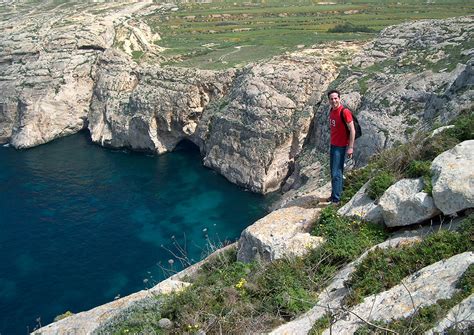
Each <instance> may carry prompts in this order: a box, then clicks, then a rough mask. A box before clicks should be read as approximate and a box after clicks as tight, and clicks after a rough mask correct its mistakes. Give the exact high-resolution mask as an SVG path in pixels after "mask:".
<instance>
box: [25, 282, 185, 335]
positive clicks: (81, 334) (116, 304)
mask: <svg viewBox="0 0 474 335" xmlns="http://www.w3.org/2000/svg"><path fill="white" fill-rule="evenodd" d="M188 285H190V284H189V283H185V282H182V281H179V280H173V279H171V278H168V279H166V280H164V281H162V282H161V283H159V284H158V285H156V286H154V287H153V288H151V289H150V290H142V291H139V292H137V293H134V294H131V295H128V296H126V297H123V298H120V299H117V300H114V301H112V302H109V303H107V304H104V305H101V306H98V307H96V308H93V309H91V310H89V311H86V312H81V313H78V314H74V315H72V316H69V317H67V318H65V319H62V320H60V321H57V322H53V323H52V324H49V325H47V326H44V327H42V328H40V329H38V330H36V331H34V332H33V333H32V334H35V335H87V334H91V333H92V332H93V331H95V330H97V329H98V328H99V327H100V326H102V325H103V324H104V323H105V322H106V321H108V320H110V319H112V318H113V317H115V316H118V315H119V314H120V313H121V312H123V311H124V310H126V309H128V308H131V307H132V306H134V305H135V304H137V303H139V302H143V301H144V300H146V299H154V297H155V296H156V295H157V294H166V293H170V292H172V291H176V290H181V289H183V288H184V287H186V286H188Z"/></svg>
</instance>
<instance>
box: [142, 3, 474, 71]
mask: <svg viewBox="0 0 474 335" xmlns="http://www.w3.org/2000/svg"><path fill="white" fill-rule="evenodd" d="M336 2H337V4H335V5H318V1H310V0H301V1H296V0H294V1H279V0H273V1H253V2H252V3H249V2H246V1H240V0H239V1H234V2H232V1H213V3H211V4H195V3H194V4H193V3H189V4H181V5H179V10H178V11H176V12H167V13H160V14H152V15H149V16H148V17H147V22H148V23H149V24H150V26H151V27H152V28H153V29H154V31H156V32H158V33H159V34H160V35H161V36H162V40H161V41H160V42H158V43H159V44H160V45H161V46H164V47H166V48H169V49H168V50H167V51H166V53H165V55H168V56H170V57H174V58H171V59H170V61H169V62H168V64H173V65H176V64H177V63H178V64H179V65H180V66H188V67H191V66H194V67H196V66H197V67H202V68H225V67H231V66H242V65H245V64H247V63H249V62H253V61H257V60H260V59H264V58H267V57H270V56H272V55H276V54H281V53H283V52H285V51H294V50H296V47H297V45H301V44H304V45H306V46H310V45H313V44H319V43H321V42H324V41H329V40H346V41H347V40H367V39H370V38H372V37H373V36H375V33H376V32H378V31H380V30H381V29H383V28H385V27H387V26H389V25H394V24H398V23H401V22H405V21H407V20H419V19H425V18H447V17H453V16H460V15H468V14H470V13H471V14H472V13H473V12H474V8H473V7H472V6H471V5H470V4H469V3H468V2H466V1H463V0H459V1H457V0H449V1H443V2H442V3H438V2H436V3H433V4H426V2H425V1H422V0H414V1H404V2H403V4H400V3H398V2H397V1H384V0H379V1H370V0H367V1H352V2H351V3H346V2H343V1H336ZM348 11H352V12H348ZM349 13H350V14H349ZM242 28H245V29H250V31H236V29H237V30H238V29H242ZM361 31H362V32H361ZM209 43H216V44H218V46H216V48H214V50H212V51H209V50H205V49H206V48H204V47H202V45H205V44H209ZM229 43H230V44H232V45H228V44H229ZM238 45H252V46H255V47H256V48H257V49H258V48H260V47H263V46H265V48H264V49H263V50H260V52H249V53H242V54H241V55H235V58H236V59H233V60H229V61H228V62H227V63H222V62H220V61H219V60H218V59H219V57H218V56H217V55H219V53H218V54H217V55H216V54H215V53H213V51H216V50H221V53H222V54H225V53H226V52H230V51H232V48H233V47H234V46H238ZM247 51H248V50H247ZM206 55H207V57H206ZM216 56H217V57H216ZM194 58H198V59H196V60H195V59H194ZM212 63H214V64H215V65H211V64H212ZM440 65H441V64H440Z"/></svg>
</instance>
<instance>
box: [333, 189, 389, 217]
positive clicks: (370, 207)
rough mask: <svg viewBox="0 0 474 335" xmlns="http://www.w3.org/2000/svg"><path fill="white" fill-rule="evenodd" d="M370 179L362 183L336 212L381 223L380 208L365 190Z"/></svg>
mask: <svg viewBox="0 0 474 335" xmlns="http://www.w3.org/2000/svg"><path fill="white" fill-rule="evenodd" d="M369 183H370V181H368V182H367V183H365V184H364V186H362V187H361V189H360V190H359V191H357V193H356V194H355V195H354V196H353V197H352V199H351V200H350V201H349V202H348V203H347V204H345V205H344V206H342V207H341V208H340V209H339V210H338V211H337V214H339V215H343V216H349V217H357V218H359V219H361V220H364V221H371V222H375V223H383V216H382V209H381V207H380V205H378V204H376V203H375V201H374V200H372V199H371V198H370V197H369V196H368V195H367V194H366V193H365V192H366V190H367V186H368V185H369Z"/></svg>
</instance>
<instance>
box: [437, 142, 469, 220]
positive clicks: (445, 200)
mask: <svg viewBox="0 0 474 335" xmlns="http://www.w3.org/2000/svg"><path fill="white" fill-rule="evenodd" d="M473 152H474V140H470V141H464V142H462V143H460V144H458V145H456V146H455V147H454V148H452V149H451V150H448V151H446V152H443V153H442V154H441V155H439V156H438V157H436V158H435V159H434V160H433V163H432V164H431V172H432V174H433V178H432V182H433V199H434V203H435V205H436V207H438V208H439V209H440V210H441V211H442V212H443V213H444V214H446V215H449V214H454V213H456V212H458V211H460V210H463V209H466V208H473V207H474V172H473V168H472V167H473V164H474V155H473Z"/></svg>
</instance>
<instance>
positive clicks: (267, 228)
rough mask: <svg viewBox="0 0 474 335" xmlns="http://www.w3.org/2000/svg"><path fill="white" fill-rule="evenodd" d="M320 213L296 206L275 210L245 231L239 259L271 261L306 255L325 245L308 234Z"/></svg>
mask: <svg viewBox="0 0 474 335" xmlns="http://www.w3.org/2000/svg"><path fill="white" fill-rule="evenodd" d="M320 210H321V209H320V208H310V209H306V208H302V207H296V206H294V207H288V208H282V209H279V210H276V211H273V212H272V213H270V214H268V215H267V216H265V217H264V218H262V219H260V220H258V221H257V222H255V223H254V224H253V225H251V226H250V227H247V228H246V229H245V230H244V231H243V232H242V235H241V236H240V239H239V250H238V252H237V259H238V260H239V261H242V262H251V261H253V260H262V261H267V262H269V261H273V260H276V259H280V258H284V257H294V256H303V255H304V254H305V253H306V252H307V251H308V250H311V249H313V248H315V247H317V246H318V245H320V244H321V243H322V242H323V238H321V237H317V236H311V235H310V234H309V233H308V232H307V231H308V230H309V228H310V226H311V224H312V223H314V222H315V221H316V219H317V217H318V216H319V212H320Z"/></svg>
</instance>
